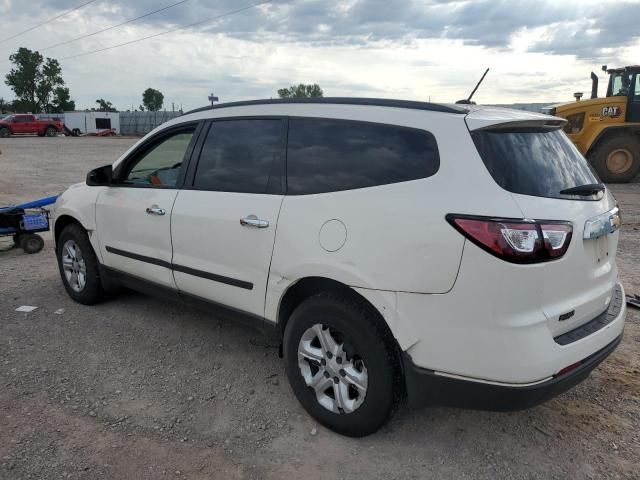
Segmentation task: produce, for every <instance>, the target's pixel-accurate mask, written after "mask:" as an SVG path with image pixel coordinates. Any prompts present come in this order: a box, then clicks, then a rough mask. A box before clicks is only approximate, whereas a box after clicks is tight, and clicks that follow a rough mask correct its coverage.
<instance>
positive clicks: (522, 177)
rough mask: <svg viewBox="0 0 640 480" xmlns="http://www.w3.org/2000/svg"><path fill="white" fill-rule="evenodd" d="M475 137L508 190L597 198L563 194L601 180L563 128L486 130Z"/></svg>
mask: <svg viewBox="0 0 640 480" xmlns="http://www.w3.org/2000/svg"><path fill="white" fill-rule="evenodd" d="M472 137H473V141H474V143H475V144H476V148H477V149H478V152H479V153H480V157H482V161H483V162H484V164H485V166H486V167H487V169H488V170H489V173H491V176H492V177H493V179H494V180H495V181H496V182H497V183H498V185H500V186H501V187H502V188H504V189H505V190H508V191H510V192H512V193H519V194H522V195H533V196H537V197H548V198H567V199H576V200H592V199H593V198H594V197H593V196H591V197H584V196H577V195H564V194H560V191H561V190H565V189H568V188H572V187H578V186H581V185H587V184H592V183H599V182H600V180H599V179H598V178H597V177H596V175H595V174H594V173H593V172H592V170H591V168H590V167H589V164H588V163H587V161H586V160H585V158H584V157H583V156H582V154H581V153H580V152H579V151H578V149H577V148H576V147H575V146H574V145H573V143H571V140H569V139H568V138H567V136H566V135H565V134H564V133H563V132H562V131H561V130H553V131H539V130H533V131H520V130H495V131H489V130H482V131H477V132H474V133H473V134H472Z"/></svg>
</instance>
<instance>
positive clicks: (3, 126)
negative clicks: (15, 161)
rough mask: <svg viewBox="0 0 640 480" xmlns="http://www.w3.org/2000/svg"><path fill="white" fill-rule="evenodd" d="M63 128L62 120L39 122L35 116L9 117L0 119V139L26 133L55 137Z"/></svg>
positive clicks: (20, 115)
mask: <svg viewBox="0 0 640 480" xmlns="http://www.w3.org/2000/svg"><path fill="white" fill-rule="evenodd" d="M63 128H64V123H63V122H62V121H61V120H38V119H37V118H36V116H35V115H22V114H18V115H9V116H8V117H4V118H2V119H0V137H8V136H9V135H19V134H25V133H31V134H33V133H37V134H38V135H40V136H41V137H45V136H46V137H55V136H56V135H58V133H60V132H62V129H63Z"/></svg>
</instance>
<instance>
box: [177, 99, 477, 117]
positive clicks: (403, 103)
mask: <svg viewBox="0 0 640 480" xmlns="http://www.w3.org/2000/svg"><path fill="white" fill-rule="evenodd" d="M289 103H309V104H334V105H372V106H376V107H396V108H411V109H414V110H428V111H431V112H442V113H458V114H466V113H469V111H468V110H467V109H466V108H463V107H460V106H453V105H443V104H440V103H428V102H417V101H412V100H392V99H388V98H358V97H315V98H270V99H265V100H246V101H242V102H230V103H221V104H218V105H213V106H207V107H201V108H196V109H194V110H190V111H188V112H186V113H185V115H189V114H190V113H197V112H205V111H207V110H217V109H219V108H230V107H244V106H248V105H273V104H289Z"/></svg>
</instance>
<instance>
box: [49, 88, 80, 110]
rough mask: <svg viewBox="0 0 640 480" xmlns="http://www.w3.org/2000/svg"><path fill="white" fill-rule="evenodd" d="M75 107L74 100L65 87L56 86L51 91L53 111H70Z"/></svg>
mask: <svg viewBox="0 0 640 480" xmlns="http://www.w3.org/2000/svg"><path fill="white" fill-rule="evenodd" d="M75 109H76V102H74V101H73V100H71V94H70V93H69V89H68V88H66V87H57V88H56V89H55V90H54V91H53V102H51V111H52V112H54V113H62V112H70V111H72V110H75Z"/></svg>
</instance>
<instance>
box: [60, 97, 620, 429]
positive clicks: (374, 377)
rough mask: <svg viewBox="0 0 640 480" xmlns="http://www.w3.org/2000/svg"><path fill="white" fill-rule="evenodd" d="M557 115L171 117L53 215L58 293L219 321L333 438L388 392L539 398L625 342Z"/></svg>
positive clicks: (577, 165)
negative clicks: (267, 346) (143, 301)
mask: <svg viewBox="0 0 640 480" xmlns="http://www.w3.org/2000/svg"><path fill="white" fill-rule="evenodd" d="M563 125H564V120H562V119H560V118H555V117H550V116H546V115H541V114H533V113H526V112H520V111H511V110H502V109H495V108H485V107H476V106H471V105H465V106H460V105H454V106H449V105H437V104H429V103H421V102H408V101H394V100H377V99H345V98H325V99H314V100H297V99H296V100H292V101H284V100H266V101H251V102H240V103H230V104H226V105H219V106H216V107H214V108H203V109H200V110H195V111H193V112H190V113H188V114H186V115H184V116H182V117H180V118H177V119H175V120H172V121H170V122H168V123H165V124H163V125H162V126H160V127H158V128H157V129H156V130H154V131H153V132H151V133H150V134H149V135H147V136H146V137H144V138H143V139H142V140H140V141H139V142H138V143H136V144H135V145H134V146H133V147H132V148H131V149H130V150H129V151H127V152H126V153H125V154H124V155H123V156H122V157H121V158H119V159H118V160H117V161H116V162H115V163H114V164H113V168H112V166H111V165H108V166H106V167H102V168H98V169H95V170H93V171H92V172H90V173H89V175H88V176H87V180H86V183H81V184H78V185H74V186H72V187H70V188H69V189H68V190H67V191H66V192H65V193H64V194H63V195H62V196H61V197H60V198H59V200H58V201H57V203H56V205H55V207H54V221H55V227H54V231H55V239H56V245H57V255H58V261H59V266H60V273H61V276H62V281H63V282H64V286H65V288H66V290H67V291H68V292H69V295H70V296H71V297H72V298H73V299H74V300H76V301H78V302H80V303H84V304H91V303H94V302H97V301H99V300H100V299H102V298H103V297H104V293H105V292H106V291H111V290H113V289H114V288H116V287H117V286H118V285H124V286H127V287H131V288H134V289H138V290H141V291H143V292H147V293H151V294H157V295H160V296H162V297H164V298H172V297H173V298H175V299H178V300H180V301H183V302H186V303H189V304H193V305H199V306H203V307H205V308H207V309H209V310H210V311H214V312H219V311H227V312H233V313H234V314H235V316H236V317H238V318H239V319H243V320H247V321H249V322H251V323H253V324H254V325H256V326H258V327H259V328H261V329H262V330H264V331H266V332H268V333H269V334H270V335H272V336H273V338H275V340H276V341H278V342H279V343H280V345H281V352H282V355H283V356H284V359H285V362H286V370H287V374H288V377H289V381H290V383H291V386H292V388H293V391H294V393H295V394H296V396H297V397H298V399H299V401H300V402H301V403H302V405H303V406H304V408H305V409H306V410H307V411H308V412H309V413H310V414H311V415H312V416H313V417H314V418H316V419H317V420H318V421H319V422H320V423H322V424H323V425H326V426H327V427H329V428H331V429H333V430H335V431H337V432H340V433H342V434H345V435H351V436H360V435H366V434H369V433H372V432H374V431H376V430H377V429H378V428H380V427H381V426H382V425H383V424H384V423H385V422H386V421H387V420H388V419H389V418H390V417H391V415H392V413H393V412H394V410H395V409H396V407H397V406H398V404H399V402H400V400H402V399H403V398H405V397H406V398H408V401H409V404H410V405H418V404H421V403H427V404H431V405H434V404H446V405H458V406H468V407H476V408H485V409H503V410H504V409H517V408H525V407H528V406H531V405H535V404H537V403H539V402H541V401H544V400H546V399H548V398H551V397H552V396H554V395H557V394H558V393H561V392H563V391H565V390H567V389H568V388H570V387H571V386H573V385H575V384H576V383H578V382H579V381H581V380H583V379H584V378H586V377H587V376H588V374H589V372H590V371H591V370H592V369H593V368H594V367H595V366H596V365H597V364H598V363H599V362H600V361H602V360H603V359H604V358H605V357H606V356H607V355H609V354H610V353H611V352H612V351H613V350H614V349H615V347H616V346H617V345H618V343H619V342H620V340H621V337H622V331H623V326H624V317H625V306H624V302H623V298H624V293H623V290H622V286H621V285H620V283H619V281H618V277H617V267H616V264H615V254H616V248H617V243H618V235H619V232H617V229H618V227H619V225H620V216H619V213H618V208H617V207H616V201H615V199H614V198H613V196H612V195H611V194H610V193H609V191H608V190H607V189H606V188H605V187H604V185H602V184H600V183H599V180H598V179H597V177H596V176H595V175H594V174H593V173H592V171H591V169H590V168H589V165H588V164H587V162H586V161H585V159H584V158H583V157H582V156H581V155H580V153H579V152H578V150H576V148H575V147H574V146H573V145H572V143H571V142H570V141H569V140H568V139H567V137H566V136H565V134H564V133H563V131H562V127H563Z"/></svg>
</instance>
